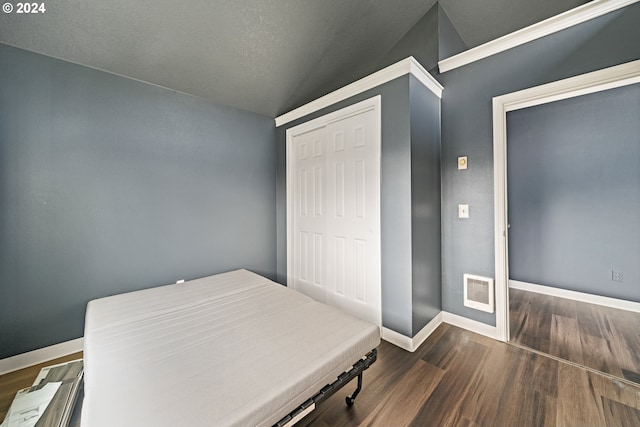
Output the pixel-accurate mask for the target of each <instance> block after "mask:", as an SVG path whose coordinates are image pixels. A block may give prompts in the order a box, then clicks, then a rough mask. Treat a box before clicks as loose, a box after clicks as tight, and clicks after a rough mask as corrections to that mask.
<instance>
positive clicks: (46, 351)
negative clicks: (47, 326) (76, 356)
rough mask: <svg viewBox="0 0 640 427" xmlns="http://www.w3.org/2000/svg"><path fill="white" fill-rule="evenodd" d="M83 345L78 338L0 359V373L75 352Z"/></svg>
mask: <svg viewBox="0 0 640 427" xmlns="http://www.w3.org/2000/svg"><path fill="white" fill-rule="evenodd" d="M83 346H84V338H78V339H75V340H71V341H65V342H62V343H60V344H55V345H51V346H49V347H44V348H39V349H37V350H33V351H28V352H26V353H22V354H18V355H16V356H11V357H7V358H5V359H1V360H0V375H4V374H6V373H9V372H13V371H17V370H18V369H23V368H28V367H29V366H33V365H38V364H40V363H43V362H48V361H49V360H53V359H57V358H58V357H62V356H66V355H68V354H73V353H77V352H79V351H82V350H83Z"/></svg>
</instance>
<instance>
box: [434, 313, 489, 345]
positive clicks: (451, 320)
mask: <svg viewBox="0 0 640 427" xmlns="http://www.w3.org/2000/svg"><path fill="white" fill-rule="evenodd" d="M442 321H443V322H444V323H447V324H449V325H453V326H457V327H458V328H462V329H466V330H467V331H471V332H474V333H476V334H480V335H484V336H485V337H489V338H491V339H494V340H495V339H497V338H496V335H497V331H496V328H495V326H491V325H487V324H486V323H482V322H478V321H476V320H471V319H468V318H466V317H462V316H458V315H457V314H453V313H449V312H446V311H443V312H442Z"/></svg>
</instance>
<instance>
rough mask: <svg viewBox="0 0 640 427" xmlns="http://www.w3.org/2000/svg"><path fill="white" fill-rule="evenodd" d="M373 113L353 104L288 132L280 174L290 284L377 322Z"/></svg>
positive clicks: (377, 142) (377, 211) (378, 278)
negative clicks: (284, 187) (283, 175)
mask: <svg viewBox="0 0 640 427" xmlns="http://www.w3.org/2000/svg"><path fill="white" fill-rule="evenodd" d="M338 113H339V112H338ZM379 114H380V113H379V110H376V109H372V108H368V109H363V108H362V107H360V110H358V111H356V112H348V111H347V112H346V114H345V113H343V114H342V116H341V117H338V118H333V119H331V118H330V120H327V121H326V124H323V125H322V126H321V127H317V126H316V128H315V129H313V130H310V131H308V132H306V133H302V132H301V133H294V135H293V136H292V137H291V139H290V144H291V145H290V147H289V158H288V162H289V165H288V167H289V174H288V178H287V179H288V180H291V181H292V182H289V184H288V188H289V193H290V196H288V197H290V198H289V200H288V203H289V212H290V213H291V214H292V218H289V221H290V222H289V225H288V227H289V228H288V232H289V233H290V234H291V235H290V237H289V239H288V241H289V245H290V246H291V245H292V246H293V247H290V248H289V262H290V263H291V264H290V268H289V279H288V280H289V283H290V284H291V285H292V286H293V287H294V289H297V290H299V291H301V292H303V293H305V294H307V295H309V296H311V297H312V298H314V299H316V300H319V301H322V302H326V303H327V304H329V305H332V306H335V307H338V308H341V309H342V310H344V311H346V312H348V313H351V314H353V315H354V316H356V317H359V318H361V319H364V320H367V321H369V322H371V323H373V324H376V325H381V273H380V264H381V263H380V126H379ZM301 126H304V125H301Z"/></svg>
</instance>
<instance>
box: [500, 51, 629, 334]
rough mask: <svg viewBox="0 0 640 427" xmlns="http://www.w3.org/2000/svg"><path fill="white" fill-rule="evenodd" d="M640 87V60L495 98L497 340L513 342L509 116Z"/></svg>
mask: <svg viewBox="0 0 640 427" xmlns="http://www.w3.org/2000/svg"><path fill="white" fill-rule="evenodd" d="M634 83H640V60H638V61H632V62H628V63H626V64H622V65H617V66H614V67H609V68H605V69H602V70H598V71H594V72H591V73H587V74H582V75H580V76H576V77H571V78H568V79H564V80H559V81H556V82H553V83H548V84H545V85H541V86H536V87H532V88H530V89H524V90H521V91H518V92H513V93H509V94H506V95H502V96H497V97H495V98H493V200H494V215H495V216H494V233H495V235H494V239H495V274H496V277H495V280H496V281H495V287H496V289H495V291H496V295H495V296H496V338H497V339H499V340H501V341H508V340H509V300H508V296H509V290H508V278H509V272H508V265H509V264H508V261H507V260H508V255H509V252H508V247H507V242H508V239H507V112H509V111H514V110H519V109H522V108H527V107H532V106H535V105H541V104H547V103H549V102H554V101H559V100H562V99H567V98H573V97H576V96H580V95H586V94H589V93H594V92H600V91H603V90H607V89H613V88H616V87H620V86H626V85H630V84H634Z"/></svg>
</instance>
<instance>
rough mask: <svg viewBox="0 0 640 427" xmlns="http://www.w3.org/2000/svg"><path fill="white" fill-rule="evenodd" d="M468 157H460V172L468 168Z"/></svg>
mask: <svg viewBox="0 0 640 427" xmlns="http://www.w3.org/2000/svg"><path fill="white" fill-rule="evenodd" d="M467 164H468V162H467V156H462V157H458V170H462V169H466V168H467Z"/></svg>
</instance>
